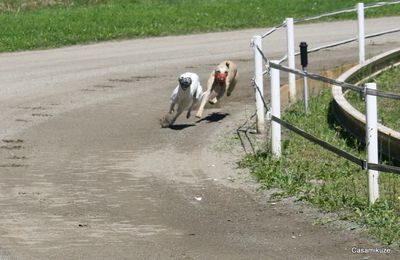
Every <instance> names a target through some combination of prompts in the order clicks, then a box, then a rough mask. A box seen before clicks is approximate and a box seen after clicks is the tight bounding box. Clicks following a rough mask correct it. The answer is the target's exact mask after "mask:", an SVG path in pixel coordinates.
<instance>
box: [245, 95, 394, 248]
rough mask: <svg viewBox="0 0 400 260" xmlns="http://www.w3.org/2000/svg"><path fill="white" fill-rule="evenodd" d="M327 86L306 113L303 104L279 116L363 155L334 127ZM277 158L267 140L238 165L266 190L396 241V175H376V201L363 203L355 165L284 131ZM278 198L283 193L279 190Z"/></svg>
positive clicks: (364, 187) (362, 175)
mask: <svg viewBox="0 0 400 260" xmlns="http://www.w3.org/2000/svg"><path fill="white" fill-rule="evenodd" d="M331 100H332V97H331V93H330V90H325V91H323V92H322V94H321V95H320V96H318V97H313V98H311V99H310V112H311V113H310V115H308V116H305V115H304V112H303V110H304V108H303V104H302V102H299V103H298V104H295V105H294V106H292V107H290V108H289V109H288V110H287V111H285V113H284V114H283V118H284V120H286V121H288V122H290V123H291V124H293V125H296V126H297V127H299V128H301V129H303V130H305V131H306V132H308V133H311V134H313V135H314V136H317V137H319V138H320V139H323V140H324V141H326V142H328V143H330V144H332V145H335V146H336V147H339V148H341V149H343V150H345V151H348V152H350V153H352V154H354V155H355V156H358V157H360V158H365V150H364V149H363V146H362V145H361V144H359V143H358V142H357V141H356V140H355V139H354V138H353V137H351V136H350V135H349V134H345V130H344V129H342V128H341V127H340V126H339V125H337V124H336V123H335V121H334V119H333V115H332V113H331V105H330V102H331ZM287 136H288V137H287V139H285V140H284V141H283V151H282V157H281V158H280V159H276V158H274V157H272V155H271V151H270V149H271V148H270V143H269V142H267V143H266V144H265V148H264V149H263V150H261V151H259V152H258V153H257V154H256V155H251V156H247V157H245V158H244V159H243V160H242V161H241V162H240V163H239V166H241V167H247V168H249V169H250V171H251V172H252V174H253V175H254V176H255V177H256V178H257V179H258V180H259V182H260V183H262V185H263V186H264V187H266V188H279V189H281V190H282V191H283V192H285V194H286V196H295V197H297V199H299V200H303V201H307V202H309V203H311V204H313V205H315V206H317V207H319V208H321V209H322V210H323V211H325V212H336V213H338V215H339V216H340V218H342V219H346V220H350V221H355V222H357V223H358V225H359V226H361V227H365V228H366V229H367V230H368V232H370V234H371V235H372V236H374V237H376V238H378V239H379V240H380V241H381V242H382V243H383V244H388V245H390V244H391V245H400V232H399V230H400V221H399V220H400V216H399V214H400V176H398V175H394V174H390V173H381V174H380V200H379V202H377V203H375V204H374V205H373V206H370V205H369V201H368V176H367V172H366V171H364V170H362V169H360V167H359V166H357V165H355V164H353V163H351V162H349V161H347V160H345V159H343V158H341V157H339V156H337V155H335V154H333V153H331V152H329V151H327V150H325V149H323V148H322V147H320V146H318V145H315V144H312V143H310V142H309V141H307V140H306V139H304V138H302V137H300V136H298V135H296V134H295V133H292V132H288V133H287ZM280 196H282V195H281V194H280Z"/></svg>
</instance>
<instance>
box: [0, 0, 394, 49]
mask: <svg viewBox="0 0 400 260" xmlns="http://www.w3.org/2000/svg"><path fill="white" fill-rule="evenodd" d="M357 2H358V1H353V0H348V1H330V0H296V1H294V0H279V1H278V0H269V1H265V0H249V1H242V0H229V1H228V0H218V1H216V0H204V1H198V0H153V1H150V0H130V1H129V0H53V1H50V0H35V1H33V0H6V1H2V2H1V3H0V10H1V11H0V24H1V25H2V26H0V51H1V52H4V51H16V50H25V49H37V48H50V47H58V46H64V45H72V44H77V43H88V42H96V41H104V40H111V39H126V38H135V37H149V36H163V35H177V34H189V33H199V32H211V31H225V30H233V29H240V28H253V27H267V26H272V25H277V24H280V23H281V22H282V21H283V19H284V18H285V17H295V18H301V17H306V16H310V15H315V14H320V13H323V12H326V11H332V10H337V9H341V8H345V7H349V6H354V5H355V4H356V3H357ZM364 2H365V3H371V2H377V1H370V0H368V1H364ZM398 14H400V5H395V6H392V7H385V8H377V9H372V10H369V11H367V15H366V16H367V17H378V16H388V15H398ZM351 18H355V14H345V15H340V16H335V17H331V18H328V19H351ZM260 33H262V31H260Z"/></svg>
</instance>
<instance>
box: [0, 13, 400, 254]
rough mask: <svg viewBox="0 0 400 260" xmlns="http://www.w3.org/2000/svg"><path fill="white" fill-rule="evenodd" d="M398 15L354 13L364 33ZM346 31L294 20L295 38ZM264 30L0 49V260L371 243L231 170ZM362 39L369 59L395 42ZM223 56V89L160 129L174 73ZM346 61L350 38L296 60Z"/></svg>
mask: <svg viewBox="0 0 400 260" xmlns="http://www.w3.org/2000/svg"><path fill="white" fill-rule="evenodd" d="M399 23H400V17H391V18H382V19H374V20H367V21H366V28H367V29H366V33H368V32H376V31H380V30H381V28H386V29H387V28H391V27H393V26H394V25H395V24H399ZM355 28H357V25H356V21H346V22H334V23H321V24H311V25H300V26H296V27H295V30H296V43H295V44H296V46H298V44H299V42H300V41H307V43H308V44H309V46H314V45H315V46H317V45H322V44H324V43H328V42H332V41H335V40H338V39H347V38H349V37H353V36H354V32H355ZM264 30H266V29H265V28H259V29H252V30H241V31H233V32H224V33H210V34H198V35H189V36H174V37H163V38H149V39H137V40H128V41H116V42H106V43H99V44H94V45H88V46H74V47H67V48H61V49H54V50H42V51H29V52H20V53H3V54H0V110H1V113H0V117H1V118H0V121H1V127H0V140H1V141H0V158H1V162H0V207H1V214H0V259H361V258H362V257H364V256H360V255H355V254H353V253H352V252H351V249H352V248H353V247H357V248H375V247H377V246H378V245H377V244H376V243H375V242H374V241H373V240H371V239H368V238H367V237H365V236H364V235H362V234H360V233H359V232H357V231H351V230H348V229H346V228H338V227H334V226H321V225H313V221H314V220H315V218H316V217H318V214H319V213H318V212H316V211H315V210H312V209H309V208H307V207H304V206H302V205H299V204H298V203H292V202H291V201H290V200H289V201H283V202H280V203H271V202H268V199H267V196H266V194H264V192H262V191H259V190H258V189H257V188H258V186H257V184H255V183H254V181H252V180H251V178H250V177H249V176H248V175H247V173H246V172H243V171H242V170H238V169H237V168H236V165H235V162H236V161H237V160H238V159H240V158H241V157H242V156H243V155H244V152H243V150H242V149H241V147H240V145H239V144H237V143H234V142H232V137H233V136H234V133H235V129H236V128H237V126H238V125H240V123H243V122H244V120H245V119H247V118H248V117H249V116H250V115H251V114H252V113H253V112H254V110H255V105H254V97H253V96H254V90H253V89H252V88H251V87H250V79H251V77H252V76H253V69H254V68H253V67H254V65H253V61H252V55H253V54H252V50H251V48H250V46H249V44H250V39H251V37H252V36H253V35H259V34H262V33H263V32H264ZM285 37H286V36H285V32H284V31H282V32H276V33H275V34H273V35H272V36H271V37H269V38H268V40H267V41H265V42H264V46H263V50H264V51H265V52H266V53H267V54H268V56H269V57H271V58H274V57H276V58H280V57H282V56H283V55H282V54H283V53H284V52H285ZM367 44H368V45H367V58H368V57H372V56H374V55H376V54H378V53H382V52H385V51H388V50H390V49H394V48H396V47H398V46H399V44H400V38H399V35H398V34H392V35H387V36H383V37H379V38H374V39H372V40H368V41H367ZM224 59H231V60H233V61H235V62H236V63H237V64H238V70H239V75H240V78H239V82H238V85H237V86H236V89H235V91H234V92H233V94H232V96H231V97H224V99H223V102H222V104H220V105H217V106H215V107H207V109H206V110H205V113H204V116H203V118H202V119H201V120H196V119H195V118H194V117H192V118H190V119H188V120H187V119H186V118H185V116H184V115H182V116H181V117H180V118H179V119H178V120H177V122H176V126H174V127H172V128H167V129H162V128H160V126H159V122H158V119H159V118H160V117H161V116H162V115H164V114H165V113H166V112H167V110H168V106H169V96H170V94H171V92H172V90H173V89H174V87H175V86H176V84H177V78H178V76H179V75H180V74H182V73H183V72H186V71H192V72H196V73H198V74H199V76H200V80H201V83H202V85H203V86H204V87H205V85H206V80H207V77H208V75H209V73H210V72H211V70H212V69H213V68H214V66H215V65H216V64H218V63H219V62H220V61H222V60H224ZM356 61H357V44H356V43H354V44H349V45H345V46H342V47H337V48H334V49H330V50H326V51H321V52H318V53H315V54H311V55H310V56H309V70H310V71H313V72H318V71H320V70H323V69H327V68H332V67H335V66H339V65H343V64H347V63H353V62H356ZM282 80H283V81H285V79H284V78H283V79H282ZM267 87H268V85H267V86H266V92H267V93H268V89H267ZM368 257H369V258H368V259H378V258H379V259H381V258H383V259H396V258H397V257H398V255H397V253H396V252H393V253H392V254H390V255H384V256H382V255H374V254H372V255H368Z"/></svg>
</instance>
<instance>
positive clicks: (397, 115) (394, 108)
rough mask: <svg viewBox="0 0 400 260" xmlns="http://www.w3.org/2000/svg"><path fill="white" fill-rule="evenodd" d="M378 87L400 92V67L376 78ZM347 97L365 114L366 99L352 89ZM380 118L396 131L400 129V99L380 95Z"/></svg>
mask: <svg viewBox="0 0 400 260" xmlns="http://www.w3.org/2000/svg"><path fill="white" fill-rule="evenodd" d="M374 81H375V82H376V85H377V89H379V90H382V91H389V92H395V93H399V92H400V67H395V68H392V69H390V70H388V71H385V72H383V73H382V74H380V75H379V76H378V77H376V78H375V79H374ZM346 98H347V99H348V100H349V102H350V103H351V104H352V105H353V106H354V107H355V108H356V109H357V110H358V111H360V112H362V113H364V114H365V101H363V100H362V98H361V97H360V95H359V94H356V93H354V92H353V91H350V92H349V93H347V95H346ZM378 119H379V121H380V123H382V124H383V125H385V126H388V127H390V128H392V129H394V130H396V131H400V110H399V101H398V100H395V99H387V98H381V97H378Z"/></svg>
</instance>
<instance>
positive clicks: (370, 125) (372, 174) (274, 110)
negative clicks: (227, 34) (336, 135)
mask: <svg viewBox="0 0 400 260" xmlns="http://www.w3.org/2000/svg"><path fill="white" fill-rule="evenodd" d="M394 4H400V0H397V1H389V2H379V3H373V4H368V5H364V3H358V4H357V5H356V6H355V7H350V8H346V9H342V10H337V11H333V12H328V13H324V14H320V15H317V16H311V17H306V18H302V19H296V20H294V19H293V18H286V20H285V21H284V22H283V23H282V24H280V25H278V26H276V27H274V28H272V29H271V30H269V31H268V32H267V33H265V34H264V35H263V36H262V37H261V36H254V37H253V39H262V38H264V37H266V36H268V35H270V34H272V33H273V32H275V31H276V30H277V29H279V28H282V27H286V30H287V43H288V44H287V46H288V52H287V55H286V56H284V57H283V58H282V59H281V60H279V61H273V62H271V61H269V60H268V59H267V58H266V57H265V55H264V53H263V52H262V42H261V41H257V42H256V41H255V40H253V42H252V43H253V45H252V47H253V49H254V57H255V61H256V62H255V64H256V66H255V71H256V73H255V84H254V85H255V87H256V89H257V90H256V97H259V96H261V98H262V103H263V104H264V106H265V107H266V104H265V101H264V97H263V92H264V90H263V80H262V77H263V75H265V74H267V73H268V74H270V76H271V104H272V105H271V111H270V114H272V122H271V125H272V127H271V128H272V130H274V129H278V130H276V131H272V135H271V140H272V141H271V142H272V148H273V149H272V153H273V155H274V156H276V157H280V156H281V153H280V145H281V144H280V142H281V141H280V138H281V133H280V132H281V130H280V126H281V125H283V126H285V127H287V128H289V130H292V131H294V132H296V133H298V134H300V135H301V136H303V137H304V138H306V139H308V140H310V141H313V142H315V143H317V144H319V145H321V146H322V147H324V148H325V149H328V150H330V151H332V152H334V153H336V154H338V155H340V156H342V157H344V158H346V159H348V160H350V161H352V162H354V163H356V164H358V165H361V167H362V168H363V169H368V176H369V177H368V183H369V196H370V202H371V203H374V202H375V201H376V199H377V198H379V187H378V178H379V172H378V171H379V170H380V171H386V172H391V173H396V174H400V167H396V166H385V165H381V164H378V160H377V158H378V146H377V120H375V119H376V118H377V107H376V104H375V103H376V96H380V97H385V98H393V99H400V95H399V94H397V93H392V92H384V91H378V90H376V84H374V83H371V84H366V87H365V88H363V87H360V86H357V85H353V84H349V83H346V82H340V81H338V80H335V79H330V78H327V77H323V76H321V75H318V74H314V73H309V72H307V61H306V60H307V54H308V53H312V52H316V51H319V50H322V49H327V48H332V47H336V46H339V45H343V44H347V43H350V42H354V41H358V52H359V53H358V54H359V55H358V56H359V63H360V64H363V63H364V62H365V39H367V38H373V37H377V36H381V35H385V34H389V33H395V32H399V31H400V28H395V29H391V30H386V31H384V32H379V33H374V34H370V35H365V28H364V27H365V20H364V12H365V10H366V9H370V8H375V7H382V6H389V5H394ZM354 11H356V12H357V17H358V19H357V20H358V34H357V37H353V38H351V39H347V40H342V41H339V42H335V43H330V44H326V45H324V46H320V47H316V48H313V49H310V50H307V44H306V43H304V44H303V42H302V44H303V48H301V49H302V53H301V55H302V62H301V64H302V69H303V70H302V71H301V70H298V69H296V68H295V67H294V66H293V65H294V64H293V62H292V61H293V59H294V57H295V56H296V55H298V54H299V53H295V51H294V44H292V41H293V39H294V30H293V23H301V22H305V21H311V20H316V19H320V18H323V17H327V16H332V15H337V14H341V13H349V12H354ZM260 56H261V58H262V60H264V62H265V63H266V67H267V70H266V71H262V67H263V64H262V60H261V62H260ZM288 57H289V61H291V62H288V66H283V65H281V63H282V62H284V61H285V60H286V59H288ZM303 58H304V59H303ZM303 60H304V62H303ZM279 71H285V72H288V73H289V74H290V76H289V79H290V78H291V77H292V78H293V74H295V75H299V76H302V77H304V79H305V83H306V79H307V78H311V79H313V80H317V81H322V82H325V83H328V84H331V85H336V86H339V87H341V88H343V89H350V90H353V91H357V92H359V93H361V94H363V95H364V96H365V99H366V106H367V111H368V113H367V119H368V118H369V120H367V121H366V132H367V133H368V134H367V135H366V139H367V140H366V144H367V147H368V148H367V149H368V154H367V161H365V160H364V161H363V160H361V159H358V158H356V157H354V156H352V155H351V154H348V153H345V152H344V151H342V150H340V149H339V148H336V147H333V146H332V145H329V144H327V143H326V142H323V141H322V140H319V139H317V138H316V137H312V136H311V135H309V134H308V133H306V132H304V131H300V130H299V129H298V128H296V127H294V126H291V125H290V124H288V123H287V122H284V121H282V120H280V112H279V111H280V98H279V95H278V94H277V92H279V86H278V87H277V86H276V85H277V82H279V77H280V76H279ZM260 78H261V80H260ZM290 83H292V82H291V81H290V80H289V91H290V93H289V96H290V97H292V96H294V94H295V90H296V87H295V85H294V84H290ZM260 88H261V89H260ZM304 88H305V90H306V89H307V87H306V85H305V87H304ZM258 93H259V94H260V95H258ZM272 93H275V95H276V97H275V96H274V95H272ZM304 96H305V104H307V96H306V93H305V95H304ZM259 99H260V98H258V99H256V105H257V111H261V110H259V107H261V106H262V103H261V101H260V100H259ZM371 104H375V105H373V106H372V105H371ZM278 112H279V113H278ZM306 113H307V106H306ZM260 116H261V113H258V114H257V122H258V121H260V122H261V121H262V123H263V122H264V118H261V119H262V120H260ZM277 125H278V126H279V127H278V126H277ZM258 129H259V126H258V124H257V132H260V131H258ZM372 144H374V146H372Z"/></svg>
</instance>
